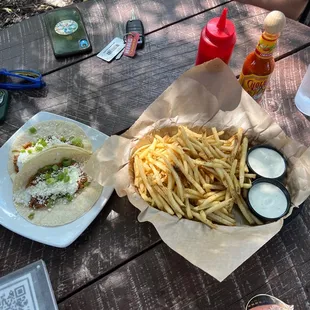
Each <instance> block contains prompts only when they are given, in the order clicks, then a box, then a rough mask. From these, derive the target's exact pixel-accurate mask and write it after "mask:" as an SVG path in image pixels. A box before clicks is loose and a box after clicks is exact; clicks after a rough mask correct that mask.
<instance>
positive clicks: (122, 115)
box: [0, 2, 310, 137]
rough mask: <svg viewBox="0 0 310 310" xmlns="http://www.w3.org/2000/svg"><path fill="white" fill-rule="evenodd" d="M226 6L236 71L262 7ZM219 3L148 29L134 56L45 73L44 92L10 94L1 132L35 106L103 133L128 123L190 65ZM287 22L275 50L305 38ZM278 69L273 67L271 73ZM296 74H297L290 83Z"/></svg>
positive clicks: (284, 49)
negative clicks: (150, 31) (231, 22)
mask: <svg viewBox="0 0 310 310" xmlns="http://www.w3.org/2000/svg"><path fill="white" fill-rule="evenodd" d="M226 6H227V7H228V8H229V12H230V13H229V14H230V17H231V18H232V19H233V20H234V22H235V24H236V26H237V32H238V34H239V35H238V42H237V45H236V48H235V51H234V54H233V57H232V61H231V64H230V66H231V68H232V69H233V71H234V73H235V74H236V75H237V74H239V73H240V69H241V67H242V63H243V60H244V58H245V56H246V55H247V53H248V52H249V51H250V50H251V49H253V48H254V47H255V44H256V41H257V38H258V36H259V32H260V30H259V29H260V26H261V24H262V22H263V20H264V17H265V15H266V12H265V11H264V10H261V9H258V8H255V7H252V6H244V5H240V4H238V3H235V2H232V3H229V4H228V5H226ZM221 9H222V8H221V7H219V8H217V9H214V10H212V11H209V12H207V13H205V14H201V15H199V16H195V17H193V18H191V19H188V20H186V21H183V22H182V23H178V24H175V25H173V26H170V27H168V28H166V29H163V30H161V31H158V32H156V33H153V34H151V35H150V36H148V41H147V43H146V46H145V49H144V50H143V51H139V53H138V55H137V57H136V58H135V59H129V58H127V57H123V58H122V59H121V60H120V61H114V62H112V63H111V64H107V63H105V62H103V61H101V60H100V59H98V58H97V57H92V58H90V59H87V60H85V61H83V62H81V63H78V64H75V65H72V66H70V67H68V68H64V69H62V70H60V71H57V72H55V73H53V74H50V75H48V76H46V77H45V80H46V82H47V84H48V91H47V93H46V94H44V93H43V94H40V92H37V93H36V94H35V95H31V96H30V95H27V94H26V93H19V94H17V95H14V96H13V100H12V104H11V107H10V110H9V115H8V119H7V122H6V123H7V124H9V125H11V127H10V126H7V125H4V127H6V128H7V127H9V128H10V129H9V132H7V133H6V134H12V133H13V132H14V131H15V129H14V127H12V126H14V125H15V126H18V125H20V124H22V123H23V122H24V121H26V120H27V119H28V118H30V117H31V116H32V115H33V114H35V113H36V112H38V111H40V110H49V111H51V112H55V113H58V114H62V115H66V116H69V117H71V118H74V119H77V120H80V121H82V122H85V123H87V124H91V126H93V127H96V128H98V129H100V130H101V131H103V132H106V133H107V134H112V133H114V132H117V131H119V130H122V129H124V128H126V127H128V126H130V125H131V124H132V123H133V122H134V121H135V120H136V119H137V118H138V117H139V115H140V114H141V112H142V111H143V110H144V109H145V108H146V107H147V106H148V105H149V104H150V103H151V102H152V101H153V100H155V99H156V97H158V96H159V95H160V94H161V93H162V91H164V90H165V89H166V88H167V87H168V86H169V85H170V84H171V83H172V82H173V81H174V80H175V79H176V78H177V77H178V76H179V75H180V74H182V73H183V72H184V71H185V70H187V69H188V68H190V67H191V66H192V65H193V63H194V62H195V57H196V51H197V42H198V40H199V34H200V31H201V27H202V26H203V25H204V23H205V21H206V20H208V19H210V18H212V17H214V16H216V15H218V14H220V11H221ZM288 24H289V26H288V27H287V28H286V29H287V30H285V31H284V33H283V34H282V37H281V38H280V42H279V47H278V50H277V52H276V53H277V55H278V56H281V55H283V54H286V53H288V52H290V51H292V50H293V49H295V48H297V47H300V46H303V45H304V44H306V43H309V42H310V37H309V35H308V32H309V28H308V27H306V26H304V25H301V24H299V23H296V22H293V21H288ZM280 72H281V70H280V69H279V68H277V67H276V72H275V73H274V74H275V75H276V74H278V75H279V74H280ZM297 80H298V76H297V77H296V83H297ZM277 87H278V86H277ZM284 89H285V88H284ZM281 96H283V93H281ZM288 115H289V114H288ZM16 129H17V128H16ZM6 130H8V129H6ZM0 132H2V129H1V127H0ZM4 137H7V136H6V135H5V136H4Z"/></svg>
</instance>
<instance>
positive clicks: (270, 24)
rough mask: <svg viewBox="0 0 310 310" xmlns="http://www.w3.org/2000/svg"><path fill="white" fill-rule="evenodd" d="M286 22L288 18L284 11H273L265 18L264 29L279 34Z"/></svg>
mask: <svg viewBox="0 0 310 310" xmlns="http://www.w3.org/2000/svg"><path fill="white" fill-rule="evenodd" d="M285 23H286V18H285V15H284V14H283V13H282V12H280V11H272V12H270V13H269V14H268V15H267V16H266V18H265V20H264V29H265V31H266V32H267V33H270V34H278V33H280V32H281V31H282V30H283V28H284V26H285Z"/></svg>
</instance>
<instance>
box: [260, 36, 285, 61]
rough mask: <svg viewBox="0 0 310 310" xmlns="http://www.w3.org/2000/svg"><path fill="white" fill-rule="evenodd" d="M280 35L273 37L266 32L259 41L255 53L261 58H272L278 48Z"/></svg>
mask: <svg viewBox="0 0 310 310" xmlns="http://www.w3.org/2000/svg"><path fill="white" fill-rule="evenodd" d="M278 37H279V36H278V35H271V34H268V33H266V32H264V33H263V34H262V35H261V36H260V38H259V41H258V44H257V46H256V50H255V53H256V55H258V56H259V57H260V58H270V57H272V54H273V51H274V49H275V48H276V46H277V39H278Z"/></svg>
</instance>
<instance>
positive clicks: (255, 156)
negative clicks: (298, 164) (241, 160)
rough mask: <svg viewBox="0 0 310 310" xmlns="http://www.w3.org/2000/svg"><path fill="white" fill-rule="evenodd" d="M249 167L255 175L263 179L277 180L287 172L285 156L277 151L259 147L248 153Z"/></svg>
mask: <svg viewBox="0 0 310 310" xmlns="http://www.w3.org/2000/svg"><path fill="white" fill-rule="evenodd" d="M248 165H249V167H250V168H251V170H253V172H254V173H256V174H258V175H259V176H261V177H264V178H269V179H277V178H279V177H281V176H282V175H283V174H284V173H285V170H286V162H285V159H284V158H283V156H282V155H281V154H280V153H279V152H277V151H276V150H274V149H272V148H269V147H265V146H258V147H254V148H253V149H251V150H250V151H249V153H248Z"/></svg>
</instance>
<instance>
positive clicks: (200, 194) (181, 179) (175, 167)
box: [130, 126, 263, 228]
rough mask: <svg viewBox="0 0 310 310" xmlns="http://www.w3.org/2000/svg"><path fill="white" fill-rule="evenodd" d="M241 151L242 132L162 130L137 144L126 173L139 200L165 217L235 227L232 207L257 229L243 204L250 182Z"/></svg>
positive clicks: (245, 143)
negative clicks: (165, 215) (130, 176)
mask: <svg viewBox="0 0 310 310" xmlns="http://www.w3.org/2000/svg"><path fill="white" fill-rule="evenodd" d="M140 144H143V145H142V146H140ZM247 150H248V138H247V137H245V136H244V135H243V129H242V128H239V129H238V130H237V132H236V133H235V134H233V135H230V134H229V133H225V131H224V130H221V131H217V129H216V128H215V127H212V128H211V129H210V130H207V129H206V128H203V129H199V128H198V129H197V130H196V131H194V130H191V129H189V128H188V127H186V126H178V127H175V128H166V130H165V128H163V129H161V130H160V131H159V132H153V133H150V134H149V135H148V136H147V137H144V138H143V139H141V140H140V141H139V143H138V145H137V146H136V148H134V149H133V151H132V155H131V161H132V162H131V165H132V167H133V169H132V167H131V168H130V170H131V172H132V173H133V175H132V176H133V183H134V185H135V187H136V189H137V191H138V192H139V194H140V196H141V197H142V199H143V200H144V201H146V202H147V203H148V204H149V205H151V206H152V207H155V208H158V209H159V210H161V211H165V212H167V213H168V214H170V215H176V216H177V217H178V218H180V219H181V218H187V219H189V220H197V221H200V222H202V223H204V224H206V225H208V226H209V227H210V228H216V227H217V226H216V223H218V224H222V225H227V226H235V225H236V219H235V213H234V212H233V211H234V206H237V207H238V210H239V211H240V212H241V214H242V215H243V217H244V219H245V220H246V222H247V223H248V224H250V225H253V224H258V225H260V224H263V223H262V222H261V221H260V220H259V219H258V218H257V217H256V216H255V215H254V214H252V213H251V212H250V211H249V210H248V207H247V204H246V202H245V198H246V195H247V190H248V189H249V188H250V187H251V185H252V181H251V180H252V179H255V178H256V175H255V174H253V173H249V169H248V167H247V166H246V162H245V161H246V154H247Z"/></svg>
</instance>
